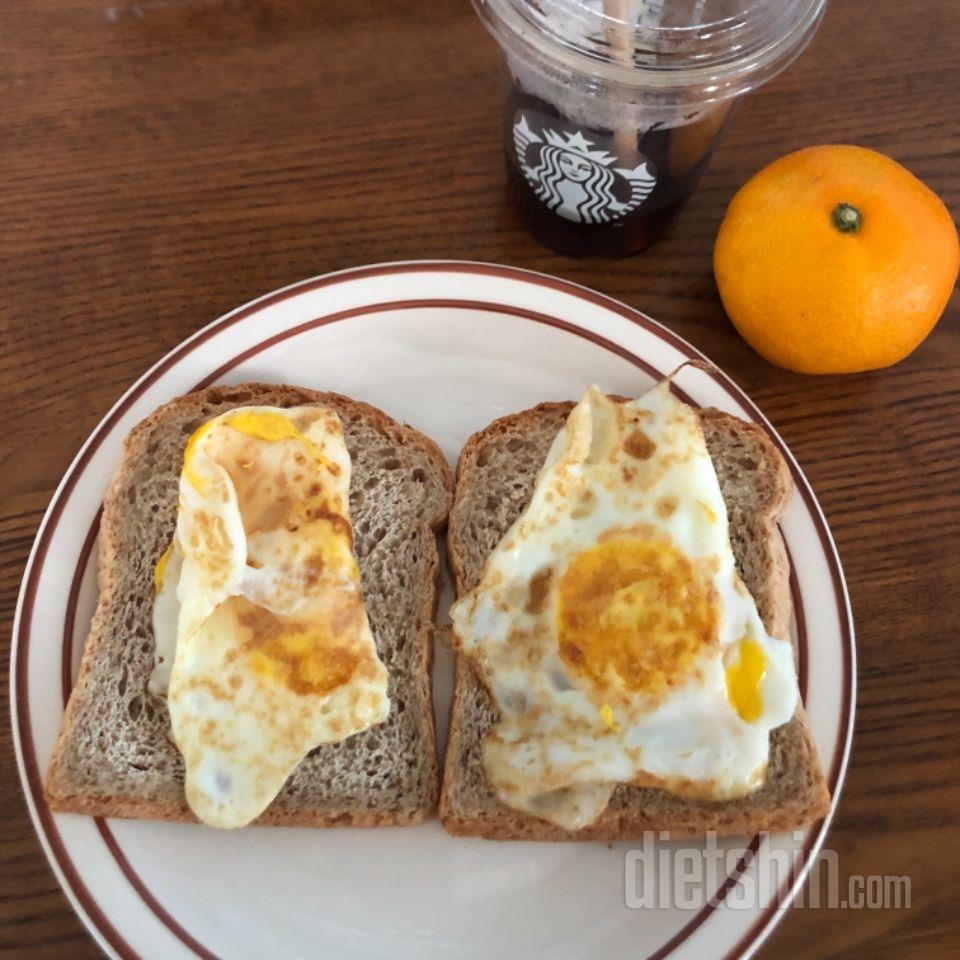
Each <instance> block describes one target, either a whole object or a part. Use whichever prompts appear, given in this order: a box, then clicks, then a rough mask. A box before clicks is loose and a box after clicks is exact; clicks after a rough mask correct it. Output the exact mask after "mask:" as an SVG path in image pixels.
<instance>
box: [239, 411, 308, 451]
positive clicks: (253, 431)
mask: <svg viewBox="0 0 960 960" xmlns="http://www.w3.org/2000/svg"><path fill="white" fill-rule="evenodd" d="M224 423H226V424H227V425H228V426H231V427H233V429H234V430H237V431H239V432H240V433H244V434H246V435H247V436H248V437H256V438H257V439H258V440H267V441H270V442H272V441H275V440H299V441H300V442H301V443H302V444H303V445H304V446H305V447H306V448H307V452H308V453H309V454H310V456H311V457H313V459H314V460H316V461H318V462H323V456H322V454H321V453H320V451H319V450H317V448H316V447H315V446H314V445H313V444H312V443H311V442H310V440H309V438H308V437H306V436H304V434H302V433H301V432H300V431H299V430H298V429H297V428H296V427H295V426H294V425H293V421H291V420H290V418H289V417H285V416H284V415H283V414H282V413H274V412H273V411H272V410H241V411H240V412H239V413H235V414H234V415H233V416H232V417H227V418H226V420H224Z"/></svg>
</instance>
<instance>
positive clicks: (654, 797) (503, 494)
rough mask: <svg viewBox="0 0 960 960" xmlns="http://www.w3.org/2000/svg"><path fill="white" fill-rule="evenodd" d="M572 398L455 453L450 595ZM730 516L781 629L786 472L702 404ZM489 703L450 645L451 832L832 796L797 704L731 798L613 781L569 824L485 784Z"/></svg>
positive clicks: (476, 571) (492, 538) (497, 426)
mask: <svg viewBox="0 0 960 960" xmlns="http://www.w3.org/2000/svg"><path fill="white" fill-rule="evenodd" d="M572 409H573V404H572V403H544V404H540V405H539V406H537V407H534V408H532V409H530V410H526V411H524V412H522V413H517V414H513V415H512V416H507V417H504V418H502V419H500V420H496V421H494V422H493V423H492V424H490V426H488V427H486V428H485V429H483V430H481V431H480V432H479V433H476V434H474V436H473V437H471V438H470V440H469V441H468V442H467V444H466V446H465V447H464V448H463V451H462V452H461V454H460V460H459V463H458V465H457V487H456V493H455V496H454V503H453V508H452V510H451V512H450V521H449V525H448V531H447V549H448V555H449V559H450V564H451V567H452V568H453V572H454V576H455V579H456V591H457V596H463V594H465V593H467V592H468V591H469V590H471V589H472V588H473V587H474V586H475V585H476V584H477V582H478V581H479V579H480V575H481V572H482V569H483V565H484V562H485V561H486V558H487V556H488V555H489V554H490V552H491V551H492V550H493V549H494V547H496V545H497V544H498V543H499V541H500V540H501V538H502V537H503V536H504V534H505V533H506V531H507V530H508V529H509V528H510V526H511V525H512V524H513V522H514V521H515V520H516V519H517V517H518V516H519V515H520V514H521V513H522V512H523V510H524V509H525V508H526V505H527V503H528V502H529V500H530V496H531V494H532V492H533V488H534V485H535V482H536V479H537V474H538V473H539V471H540V468H541V466H542V465H543V462H544V460H545V459H546V455H547V451H548V450H549V448H550V444H551V443H552V442H553V440H554V437H555V436H556V435H557V433H558V432H559V431H560V429H561V428H562V427H563V424H564V421H565V420H566V418H567V415H568V414H569V413H570V411H571V410H572ZM700 418H701V424H702V427H703V431H704V436H705V437H706V441H707V447H708V450H709V452H710V456H711V458H712V459H713V463H714V467H715V469H716V472H717V476H718V477H719V480H720V488H721V491H722V493H723V498H724V501H725V502H726V505H727V511H728V514H729V519H730V540H731V544H732V547H733V552H734V556H735V558H736V563H737V569H738V570H739V572H740V576H741V577H742V579H743V582H744V583H745V584H746V586H747V588H748V589H749V590H750V592H751V593H752V594H753V596H754V598H755V600H756V602H757V607H758V609H759V612H760V616H761V618H762V619H763V622H764V625H765V626H766V628H767V630H768V631H769V632H770V633H771V634H773V635H774V636H778V637H788V636H789V635H790V613H791V601H790V590H789V564H788V561H787V555H786V549H785V547H784V544H783V539H782V537H781V535H780V531H779V529H778V527H777V520H778V518H779V516H780V515H781V513H782V512H783V510H784V508H785V506H786V504H787V501H788V499H789V496H790V493H791V489H792V482H791V479H790V473H789V470H788V468H787V465H786V463H785V462H784V460H783V457H782V456H781V455H780V453H779V452H778V451H777V449H776V447H774V445H773V443H772V442H771V440H770V439H769V437H767V435H766V433H764V431H763V430H762V429H761V428H760V427H757V426H755V425H753V424H748V423H745V422H743V421H741V420H738V419H736V418H735V417H731V416H729V415H728V414H724V413H721V412H719V411H717V410H703V411H701V412H700ZM497 716H498V714H497V709H496V705H495V704H494V702H493V700H492V699H491V697H490V696H489V694H488V693H487V690H486V688H485V686H484V685H483V683H482V682H481V680H480V679H479V676H478V675H477V673H476V672H475V670H474V669H473V666H472V664H471V663H470V661H469V659H468V658H467V657H465V656H462V655H461V656H458V657H457V663H456V678H455V682H454V694H453V703H452V705H451V710H450V735H449V740H448V743H447V753H446V764H445V771H444V779H443V789H442V792H441V796H440V819H441V821H442V823H443V827H444V829H445V830H447V831H448V832H449V833H452V834H458V835H462V836H481V837H488V838H490V839H500V840H520V839H524V840H605V841H614V840H632V839H639V838H641V837H642V835H643V834H644V832H645V831H669V832H670V834H671V835H672V836H675V837H684V836H702V835H703V834H705V833H706V832H707V831H715V832H716V833H717V834H720V835H736V834H752V833H755V832H757V831H759V830H770V831H775V830H785V829H790V828H794V827H798V826H801V825H802V824H804V823H807V822H809V821H812V820H815V819H817V818H819V817H821V816H824V815H825V814H826V813H827V811H828V809H829V806H830V795H829V792H828V790H827V786H826V783H825V781H824V778H823V774H822V772H821V770H820V763H819V760H818V758H817V754H816V749H815V748H814V746H813V743H812V741H811V739H810V734H809V731H808V730H807V724H806V720H805V717H804V713H803V708H802V706H801V707H799V708H798V709H797V712H796V714H795V716H794V717H793V719H792V720H791V721H790V722H789V723H787V724H785V725H784V726H782V727H780V728H779V729H777V730H775V731H773V732H772V734H771V738H770V760H769V764H768V768H767V778H766V782H765V783H764V785H763V786H762V787H761V788H760V789H759V790H757V791H756V792H755V793H753V794H751V795H750V796H748V797H745V798H742V799H738V800H729V801H723V802H718V801H705V800H692V799H686V798H683V797H678V796H675V795H673V794H670V793H667V792H665V791H663V790H659V789H654V788H651V787H638V786H630V785H621V786H619V787H617V789H616V790H615V791H614V794H613V796H612V797H611V799H610V804H609V806H608V807H607V809H606V810H605V811H604V813H603V814H602V815H601V816H600V817H599V818H598V819H597V820H596V821H595V822H594V823H593V824H591V825H590V826H588V827H585V828H583V829H581V830H578V831H576V832H571V831H567V830H563V829H562V828H560V827H557V826H555V825H554V824H552V823H549V822H547V821H545V820H541V819H539V818H537V817H533V816H530V815H528V814H524V813H520V812H518V811H516V810H513V809H511V808H510V807H507V806H505V805H504V804H503V803H501V802H500V800H499V799H498V798H497V796H496V794H495V793H494V792H493V790H492V789H491V788H490V786H489V785H488V783H487V779H486V775H485V773H484V769H483V763H482V760H481V745H482V742H483V738H484V736H485V735H486V733H487V731H488V730H489V729H490V727H491V726H492V725H493V724H494V723H495V722H496V720H497Z"/></svg>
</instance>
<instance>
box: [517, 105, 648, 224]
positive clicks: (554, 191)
mask: <svg viewBox="0 0 960 960" xmlns="http://www.w3.org/2000/svg"><path fill="white" fill-rule="evenodd" d="M513 143H514V146H515V147H516V150H517V160H518V161H519V163H520V168H521V169H522V170H523V173H524V176H526V178H527V181H528V182H529V184H530V186H531V187H533V189H534V191H535V192H536V194H537V196H538V197H539V198H540V199H541V200H542V201H543V202H544V203H545V204H546V205H547V207H548V208H549V209H550V210H552V211H553V212H554V213H556V214H559V215H560V216H561V217H564V218H566V219H567V220H574V221H576V222H577V223H610V221H612V220H619V219H620V218H621V217H625V216H626V215H627V214H628V213H631V212H632V211H633V210H636V209H637V207H639V206H640V204H641V203H643V201H644V200H646V199H647V197H648V196H650V192H651V191H652V190H653V188H654V185H655V184H656V182H657V180H656V177H655V176H654V173H653V170H652V167H651V164H650V163H649V161H644V162H643V163H641V164H640V165H639V166H637V167H634V169H633V170H628V169H626V168H625V167H614V166H613V164H614V163H616V162H617V158H616V157H615V156H612V155H611V154H609V153H607V152H606V151H605V150H594V149H592V148H593V147H594V146H595V145H596V143H595V141H591V140H586V139H585V138H584V136H583V133H582V132H581V131H580V130H578V131H576V133H558V132H557V131H556V130H552V129H550V128H549V127H546V126H544V127H543V136H540V135H539V134H537V133H535V132H534V131H533V130H531V129H530V126H529V124H528V123H527V118H526V117H525V116H524V115H523V114H520V119H519V120H518V121H517V122H516V123H514V125H513Z"/></svg>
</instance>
